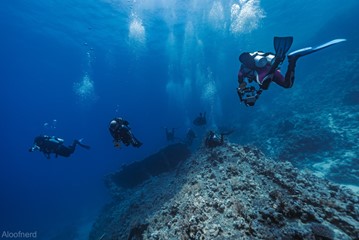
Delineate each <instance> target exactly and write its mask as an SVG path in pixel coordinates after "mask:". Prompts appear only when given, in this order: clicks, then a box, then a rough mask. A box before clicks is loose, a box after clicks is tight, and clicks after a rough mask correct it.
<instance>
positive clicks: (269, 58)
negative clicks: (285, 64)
mask: <svg viewBox="0 0 359 240" xmlns="http://www.w3.org/2000/svg"><path fill="white" fill-rule="evenodd" d="M250 55H251V56H252V57H253V59H254V63H255V65H256V67H258V68H263V67H265V66H266V65H267V64H270V65H272V64H273V63H274V60H275V55H274V54H272V53H264V52H253V53H250Z"/></svg>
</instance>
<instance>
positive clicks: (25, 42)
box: [0, 0, 359, 239]
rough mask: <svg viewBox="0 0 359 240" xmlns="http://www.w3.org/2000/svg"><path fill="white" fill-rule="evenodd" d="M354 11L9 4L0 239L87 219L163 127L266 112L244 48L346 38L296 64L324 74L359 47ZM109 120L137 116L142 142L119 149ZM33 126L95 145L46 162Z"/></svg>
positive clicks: (300, 6)
mask: <svg viewBox="0 0 359 240" xmlns="http://www.w3.org/2000/svg"><path fill="white" fill-rule="evenodd" d="M358 10H359V3H358V1H356V0H345V1H340V0H318V1H309V0H293V1H290V2H289V1H286V0H278V1H270V0H262V1H256V0H247V1H246V0H240V1H234V0H229V1H209V0H186V1H180V0H170V1H165V0H128V1H125V0H87V1H81V0H61V1H60V0H52V1H50V0H37V1H25V0H13V1H10V0H4V1H1V2H0V29H1V37H0V84H1V87H0V107H1V108H0V109H1V118H0V131H1V147H0V148H1V159H0V191H1V193H0V194H1V195H0V196H1V200H0V231H1V232H0V233H2V231H18V230H21V231H38V236H39V238H40V239H48V237H49V236H51V235H52V234H54V233H55V232H56V231H61V229H63V228H65V227H66V226H67V225H72V224H73V225H81V224H84V223H87V222H91V221H92V220H93V219H94V217H95V216H96V214H97V213H98V211H99V209H100V208H101V207H102V206H103V204H104V203H106V202H107V201H108V195H107V190H106V189H105V187H104V184H103V178H104V176H105V175H106V174H108V173H110V172H113V171H116V170H117V169H118V168H119V167H120V166H121V165H122V164H124V163H128V162H132V161H135V160H140V159H142V158H144V157H146V156H147V155H149V154H152V153H154V152H156V151H158V150H159V149H160V148H161V147H164V146H165V145H166V144H167V143H166V141H165V137H164V130H163V128H164V127H165V126H168V127H176V128H177V135H178V136H179V137H182V136H184V134H185V132H186V130H187V128H188V127H190V126H191V121H192V120H193V118H194V117H195V116H196V115H197V114H198V113H199V112H201V111H206V112H207V116H208V121H209V126H208V128H215V127H217V126H222V125H227V126H238V125H241V124H242V126H241V127H243V124H244V126H245V124H246V122H248V121H250V119H251V118H253V117H260V116H258V115H256V111H257V110H256V108H246V107H245V106H244V105H243V104H241V103H240V102H239V100H238V96H237V94H236V90H235V88H236V87H237V72H238V68H239V62H238V55H239V54H240V53H241V52H243V51H255V50H264V51H273V43H272V38H273V36H287V35H291V36H294V44H293V46H292V50H294V49H298V48H302V47H306V46H313V45H316V44H320V43H323V42H326V41H328V40H331V39H333V38H347V39H348V41H347V42H346V43H345V44H341V45H340V46H339V45H338V46H334V47H333V48H331V49H330V50H328V51H323V52H321V53H320V54H315V55H311V56H310V57H307V58H306V61H304V60H303V61H302V62H300V63H299V64H300V68H298V69H297V79H300V78H304V76H305V74H306V69H310V70H311V71H325V72H328V71H329V73H330V71H331V69H316V68H315V64H316V63H317V62H320V61H322V59H326V58H337V61H341V60H342V59H343V56H346V55H348V54H352V53H353V52H354V53H358V52H359V49H358V47H357V44H358V36H359V33H358V27H357V24H358V18H357V16H356V13H357V12H358ZM299 64H298V65H299ZM313 66H314V67H313ZM350 81H352V80H350V79H348V82H342V83H339V84H350V83H351V82H350ZM304 84H308V83H306V82H305V80H303V82H300V81H299V80H297V82H296V84H295V86H294V88H293V89H291V90H287V92H286V93H285V94H289V95H290V94H293V96H294V94H295V92H294V91H295V89H296V87H298V88H301V87H304ZM310 84H311V85H312V87H320V86H316V85H315V84H312V83H310ZM328 84H333V85H334V79H328ZM335 84H338V83H335ZM281 91H284V90H283V89H282V88H279V87H276V86H272V87H271V89H270V91H268V92H266V94H265V95H263V96H262V97H261V99H260V102H259V103H258V105H259V104H260V106H259V107H258V108H261V109H263V108H267V109H268V111H270V109H271V108H275V107H276V106H275V103H273V101H272V100H271V94H275V93H276V92H281ZM328 97H332V96H328ZM115 116H122V117H124V118H126V119H127V120H128V121H129V122H130V124H131V127H132V130H133V133H134V134H135V135H136V137H138V138H139V139H140V140H141V141H142V142H144V144H143V146H142V147H141V148H140V149H135V148H131V147H129V148H121V149H117V148H114V147H113V145H112V140H111V137H110V135H109V133H108V129H107V127H108V122H109V121H110V120H111V118H113V117H115ZM39 134H48V135H56V136H59V137H62V138H64V139H65V143H66V144H71V143H72V141H73V139H78V138H84V143H86V144H89V145H91V147H92V148H91V150H89V151H87V150H85V149H82V148H77V149H76V152H75V153H74V154H73V155H72V156H71V157H70V158H61V157H59V158H57V159H56V158H54V157H53V158H52V159H50V160H47V159H46V158H45V157H44V156H43V155H42V154H41V153H38V152H37V153H29V152H28V149H29V147H31V146H32V143H33V138H34V137H35V136H37V135H39Z"/></svg>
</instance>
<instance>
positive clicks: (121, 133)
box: [108, 117, 142, 148]
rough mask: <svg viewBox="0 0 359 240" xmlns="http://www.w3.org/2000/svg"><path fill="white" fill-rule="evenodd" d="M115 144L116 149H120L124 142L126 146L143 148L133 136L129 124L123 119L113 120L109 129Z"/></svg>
mask: <svg viewBox="0 0 359 240" xmlns="http://www.w3.org/2000/svg"><path fill="white" fill-rule="evenodd" d="M108 129H109V130H110V133H111V136H112V137H113V143H114V146H115V147H120V142H121V141H122V142H123V144H125V146H128V145H130V144H131V145H132V146H134V147H137V148H138V147H141V145H142V143H141V142H140V141H139V140H138V139H137V138H135V136H133V134H132V132H131V128H130V127H129V122H128V121H126V120H124V119H122V118H119V117H118V118H114V119H112V120H111V122H110V125H109V128H108Z"/></svg>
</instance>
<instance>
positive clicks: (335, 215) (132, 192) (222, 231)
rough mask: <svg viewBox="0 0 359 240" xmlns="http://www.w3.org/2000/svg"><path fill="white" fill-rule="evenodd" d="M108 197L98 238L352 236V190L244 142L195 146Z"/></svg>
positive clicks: (356, 227) (356, 211)
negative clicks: (158, 171)
mask: <svg viewBox="0 0 359 240" xmlns="http://www.w3.org/2000/svg"><path fill="white" fill-rule="evenodd" d="M108 186H109V187H110V188H112V189H111V193H112V194H113V201H112V202H111V203H110V204H108V205H107V206H105V207H104V209H103V211H102V213H101V214H100V216H99V217H98V219H97V221H96V222H95V224H94V225H93V228H92V231H91V233H90V239H91V240H98V239H100V238H101V239H103V240H106V239H132V240H134V239H148V240H155V239H183V240H184V239H211V240H212V239H213V240H215V239H233V240H238V239H308V240H309V239H311V240H314V239H343V240H345V239H358V238H359V197H358V195H356V194H354V193H353V192H352V191H351V190H350V189H347V188H345V187H341V186H339V185H336V184H334V183H331V182H329V181H327V180H324V179H322V178H319V177H317V176H315V175H313V174H312V173H311V172H309V171H299V170H298V169H296V168H294V167H293V165H292V164H291V163H289V162H287V161H280V162H278V161H273V160H271V159H269V158H267V157H266V156H265V155H264V154H263V153H262V152H261V151H260V150H258V149H257V148H255V147H252V146H241V145H237V144H229V143H226V144H225V145H224V146H222V147H217V148H214V149H213V150H208V149H200V150H199V151H197V152H196V153H195V154H194V155H192V156H191V157H190V158H189V159H187V160H186V161H184V162H182V163H181V164H179V165H178V166H177V167H176V169H174V170H172V171H169V172H164V173H162V174H160V175H158V176H155V177H152V178H150V179H148V180H147V181H145V182H143V183H141V184H140V185H137V186H135V187H133V188H121V187H119V186H118V185H117V184H108Z"/></svg>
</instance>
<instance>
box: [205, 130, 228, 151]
mask: <svg viewBox="0 0 359 240" xmlns="http://www.w3.org/2000/svg"><path fill="white" fill-rule="evenodd" d="M234 131H235V130H234V129H232V130H228V131H221V132H220V133H219V134H217V133H215V132H213V131H209V132H208V133H207V136H206V139H205V141H204V145H205V146H206V147H207V148H214V147H218V146H222V145H223V143H224V136H226V135H229V134H231V133H233V132H234Z"/></svg>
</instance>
